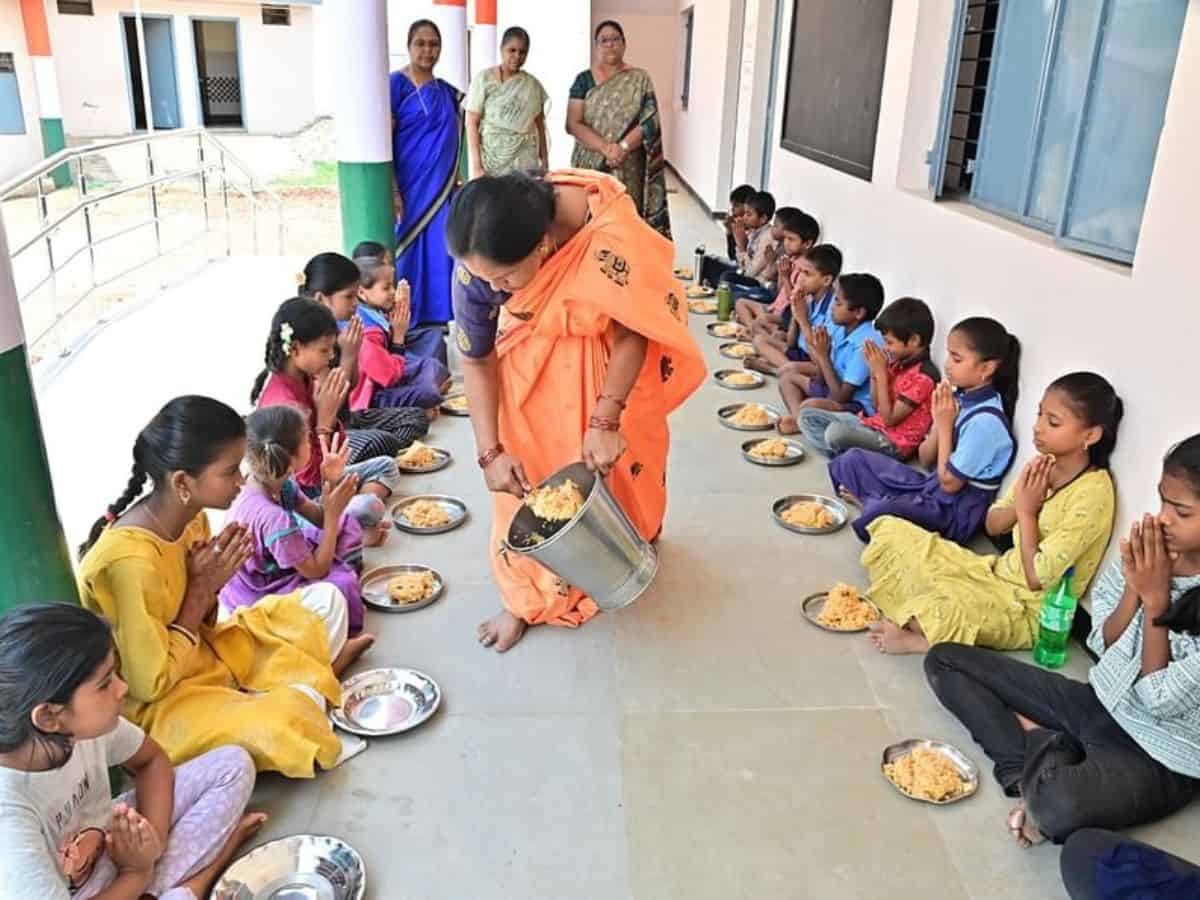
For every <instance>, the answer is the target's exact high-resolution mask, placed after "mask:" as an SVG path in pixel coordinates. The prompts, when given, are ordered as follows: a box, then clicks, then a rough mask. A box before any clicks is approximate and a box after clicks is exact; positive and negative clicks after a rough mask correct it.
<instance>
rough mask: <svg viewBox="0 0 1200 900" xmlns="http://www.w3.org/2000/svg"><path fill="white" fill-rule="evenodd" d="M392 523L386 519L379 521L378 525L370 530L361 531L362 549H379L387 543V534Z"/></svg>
mask: <svg viewBox="0 0 1200 900" xmlns="http://www.w3.org/2000/svg"><path fill="white" fill-rule="evenodd" d="M391 528H392V523H391V522H389V521H388V520H387V519H384V520H383V521H381V522H380V523H379V524H378V525H375V526H374V527H372V528H364V529H363V546H364V547H381V546H383V544H384V543H386V542H387V539H388V533H389V532H390V531H391Z"/></svg>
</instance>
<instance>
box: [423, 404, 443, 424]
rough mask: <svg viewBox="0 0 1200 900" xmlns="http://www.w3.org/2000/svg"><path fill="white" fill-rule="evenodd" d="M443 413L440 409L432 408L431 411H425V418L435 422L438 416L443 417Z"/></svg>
mask: <svg viewBox="0 0 1200 900" xmlns="http://www.w3.org/2000/svg"><path fill="white" fill-rule="evenodd" d="M441 412H442V411H441V410H440V409H439V408H438V407H436V406H431V407H429V409H427V410H425V418H426V419H428V420H429V421H430V422H433V421H435V420H436V419H437V417H438V416H440V415H441Z"/></svg>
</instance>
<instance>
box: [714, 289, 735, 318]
mask: <svg viewBox="0 0 1200 900" xmlns="http://www.w3.org/2000/svg"><path fill="white" fill-rule="evenodd" d="M731 318H733V288H731V287H730V286H729V282H727V281H723V282H721V286H720V287H718V288H717V320H718V321H720V322H728V321H729V320H730V319H731Z"/></svg>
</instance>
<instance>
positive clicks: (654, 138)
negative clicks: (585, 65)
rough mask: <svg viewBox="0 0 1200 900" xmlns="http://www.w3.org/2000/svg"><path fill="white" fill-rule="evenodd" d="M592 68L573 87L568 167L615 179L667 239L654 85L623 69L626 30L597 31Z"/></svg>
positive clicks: (605, 26) (603, 27)
mask: <svg viewBox="0 0 1200 900" xmlns="http://www.w3.org/2000/svg"><path fill="white" fill-rule="evenodd" d="M595 44H596V55H595V61H594V62H593V64H592V67H591V68H590V69H586V70H584V71H583V72H580V73H579V76H578V77H577V78H576V79H575V83H574V84H573V85H571V94H570V101H569V102H568V104H567V133H568V134H570V135H571V136H572V137H574V138H575V152H574V153H573V154H572V155H571V165H573V166H575V168H577V169H596V170H598V171H601V172H608V173H609V174H611V175H615V176H616V177H617V178H619V179H620V180H621V183H622V184H624V185H625V189H626V190H627V191H628V192H629V196H630V197H631V198H632V199H633V203H634V206H636V207H637V208H638V211H639V212H640V213H641V214H642V218H643V219H645V220H646V221H647V222H648V223H649V224H650V226H651V227H652V228H654V229H655V230H656V231H658V232H659V233H660V234H662V235H663V236H664V237H666V238H670V237H671V217H670V213H669V212H668V211H667V180H666V175H665V173H664V170H665V166H666V163H665V161H664V160H663V150H662V123H661V120H660V119H659V115H658V100H657V98H656V97H655V96H654V82H653V81H652V80H651V79H650V75H649V73H648V72H646V71H645V70H644V69H638V68H636V67H634V66H629V65H626V64H625V31H624V29H622V28H621V26H620V25H619V24H618V23H616V22H613V21H607V22H601V23H600V25H599V26H597V28H596V35H595Z"/></svg>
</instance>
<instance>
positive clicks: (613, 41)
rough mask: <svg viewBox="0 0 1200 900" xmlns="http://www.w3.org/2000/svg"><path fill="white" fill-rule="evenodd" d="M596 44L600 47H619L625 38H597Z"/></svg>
mask: <svg viewBox="0 0 1200 900" xmlns="http://www.w3.org/2000/svg"><path fill="white" fill-rule="evenodd" d="M596 43H597V44H599V45H600V46H601V47H619V46H620V45H621V44H623V43H625V38H623V37H602V38H597V39H596Z"/></svg>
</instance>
